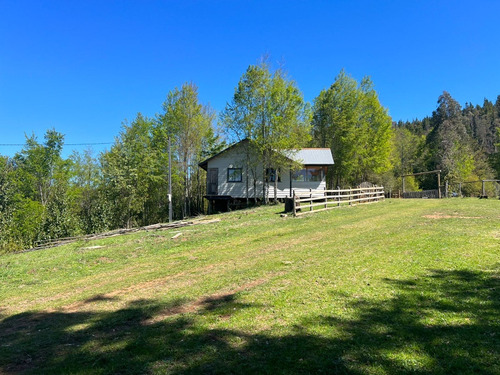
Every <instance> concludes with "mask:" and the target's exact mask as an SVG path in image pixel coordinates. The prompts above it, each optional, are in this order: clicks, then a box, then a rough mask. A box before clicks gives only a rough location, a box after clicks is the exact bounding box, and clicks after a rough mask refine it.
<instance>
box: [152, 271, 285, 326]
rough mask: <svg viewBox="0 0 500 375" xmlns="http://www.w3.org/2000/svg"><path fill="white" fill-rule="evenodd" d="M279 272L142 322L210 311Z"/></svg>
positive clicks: (225, 315) (166, 310)
mask: <svg viewBox="0 0 500 375" xmlns="http://www.w3.org/2000/svg"><path fill="white" fill-rule="evenodd" d="M279 274H281V273H273V274H272V275H269V276H267V277H263V278H260V279H256V280H253V281H250V282H248V283H245V284H242V285H240V286H238V287H235V288H232V289H230V290H228V291H224V292H218V293H214V294H211V295H209V296H203V297H200V298H198V299H196V300H194V301H192V302H190V303H186V304H183V305H181V306H175V307H171V308H168V309H165V310H163V311H162V312H160V313H159V314H157V315H156V316H154V317H152V318H150V319H147V320H145V321H144V322H143V324H144V325H151V324H154V323H157V322H159V321H162V320H163V319H165V318H168V317H171V316H174V315H179V314H186V313H195V312H198V311H200V310H206V311H211V310H215V309H217V308H218V307H221V306H223V305H224V304H227V303H231V302H233V301H234V299H235V295H236V294H237V293H239V292H242V291H244V290H249V289H252V288H255V287H256V286H259V285H262V284H264V283H266V282H268V281H269V280H270V279H271V277H273V276H276V275H279ZM222 317H223V318H224V319H229V316H228V314H224V315H222Z"/></svg>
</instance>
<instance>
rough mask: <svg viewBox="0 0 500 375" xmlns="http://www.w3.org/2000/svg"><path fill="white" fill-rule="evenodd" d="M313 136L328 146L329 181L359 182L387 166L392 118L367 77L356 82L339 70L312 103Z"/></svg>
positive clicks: (387, 167)
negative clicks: (329, 154)
mask: <svg viewBox="0 0 500 375" xmlns="http://www.w3.org/2000/svg"><path fill="white" fill-rule="evenodd" d="M313 139H314V143H315V144H316V145H318V146H321V147H330V148H331V149H332V153H333V156H334V160H335V165H334V166H333V168H332V171H331V173H330V174H329V185H330V186H331V185H333V184H335V185H336V186H340V185H341V184H343V183H355V182H361V180H363V179H367V178H368V177H369V175H370V174H378V173H382V172H385V171H387V170H389V169H390V167H391V163H390V160H391V158H390V155H391V140H392V122H391V118H390V117H389V115H388V114H387V110H386V109H385V108H383V107H382V105H381V104H380V102H379V100H378V96H377V93H376V92H375V90H374V88H373V83H372V82H371V80H370V79H369V78H367V77H365V78H363V80H362V81H361V84H359V85H358V83H357V82H356V80H354V79H353V78H352V77H350V76H348V75H347V73H346V72H345V71H344V70H342V71H341V72H340V73H339V75H338V76H337V77H336V79H335V82H334V83H333V84H332V85H331V86H330V88H329V89H327V90H323V91H322V92H320V94H319V96H318V97H317V98H316V99H315V101H314V107H313Z"/></svg>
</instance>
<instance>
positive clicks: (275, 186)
mask: <svg viewBox="0 0 500 375" xmlns="http://www.w3.org/2000/svg"><path fill="white" fill-rule="evenodd" d="M274 204H278V168H276V169H275V170H274Z"/></svg>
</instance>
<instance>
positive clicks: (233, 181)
mask: <svg viewBox="0 0 500 375" xmlns="http://www.w3.org/2000/svg"><path fill="white" fill-rule="evenodd" d="M231 171H233V173H234V172H236V171H239V180H231V179H229V176H230V173H231ZM226 181H227V182H228V183H239V182H243V168H232V167H231V168H228V169H227V179H226Z"/></svg>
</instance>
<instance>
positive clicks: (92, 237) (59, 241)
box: [15, 219, 220, 254]
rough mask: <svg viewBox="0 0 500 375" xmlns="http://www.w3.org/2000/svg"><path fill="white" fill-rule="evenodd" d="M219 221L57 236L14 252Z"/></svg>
mask: <svg viewBox="0 0 500 375" xmlns="http://www.w3.org/2000/svg"><path fill="white" fill-rule="evenodd" d="M219 221H220V219H212V220H204V219H200V220H192V221H176V222H173V223H159V224H152V225H147V226H145V227H137V228H122V229H115V230H112V231H109V232H104V233H99V234H86V235H83V236H75V237H64V238H58V239H56V240H48V241H39V242H38V243H39V245H37V246H35V247H32V248H30V249H25V250H21V251H16V252H15V253H16V254H19V253H27V252H30V251H37V250H43V249H48V248H52V247H57V246H62V245H67V244H70V243H73V242H77V241H82V240H85V241H91V240H99V239H102V238H108V237H115V236H121V235H124V234H130V233H137V232H143V231H146V232H147V231H156V230H168V229H175V228H183V227H187V226H193V225H204V224H212V223H217V222H219Z"/></svg>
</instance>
